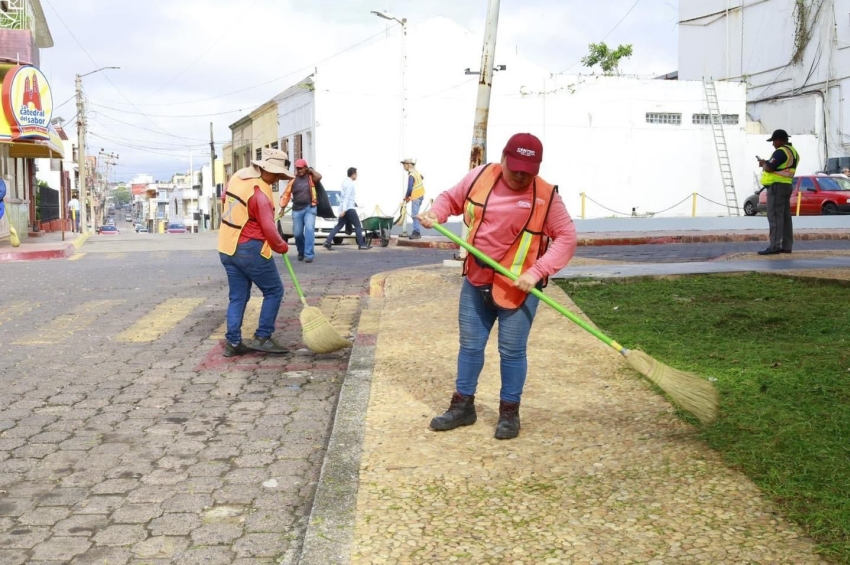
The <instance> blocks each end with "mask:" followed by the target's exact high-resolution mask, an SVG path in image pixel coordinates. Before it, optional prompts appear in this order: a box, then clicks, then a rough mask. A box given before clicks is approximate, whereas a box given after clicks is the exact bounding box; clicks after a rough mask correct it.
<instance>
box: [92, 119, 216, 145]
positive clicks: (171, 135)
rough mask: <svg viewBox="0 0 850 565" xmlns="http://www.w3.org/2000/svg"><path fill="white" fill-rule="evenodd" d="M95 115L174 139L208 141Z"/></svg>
mask: <svg viewBox="0 0 850 565" xmlns="http://www.w3.org/2000/svg"><path fill="white" fill-rule="evenodd" d="M97 115H98V116H101V117H103V118H106V119H108V120H112V121H113V122H118V123H119V124H124V125H125V126H130V127H133V128H138V129H141V130H145V131H149V132H152V133H156V134H159V135H165V136H167V137H173V138H175V139H185V140H186V141H196V142H198V143H201V142H204V143H209V142H208V141H206V140H202V139H195V138H192V137H183V136H181V135H174V134H171V133H163V132H160V131H157V130H153V129H150V128H145V127H142V126H137V125H136V124H131V123H130V122H125V121H122V120H119V119H116V118H113V117H112V116H110V115H109V114H104V113H103V112H98V113H97Z"/></svg>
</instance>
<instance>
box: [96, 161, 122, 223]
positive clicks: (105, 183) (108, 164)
mask: <svg viewBox="0 0 850 565" xmlns="http://www.w3.org/2000/svg"><path fill="white" fill-rule="evenodd" d="M98 157H102V159H103V160H102V161H101V162H102V163H103V171H104V176H103V177H102V179H101V186H103V190H102V191H101V196H102V202H103V204H104V206H102V207H101V213H102V214H105V213H106V212H105V210H104V208H105V207H106V206H105V204H106V200H107V191H108V190H109V173H110V169H111V167H112V166H114V165H115V161H116V160H117V159H118V155H116V154H115V153H105V152H104V151H103V149H101V150H100V153H99V154H98ZM104 219H105V218H103V217H101V224H103V222H104Z"/></svg>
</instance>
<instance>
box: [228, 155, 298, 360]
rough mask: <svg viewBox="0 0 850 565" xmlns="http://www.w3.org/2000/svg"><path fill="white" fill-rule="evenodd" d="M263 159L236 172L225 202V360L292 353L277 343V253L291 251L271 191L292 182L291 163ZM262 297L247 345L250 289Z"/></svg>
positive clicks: (279, 288)
mask: <svg viewBox="0 0 850 565" xmlns="http://www.w3.org/2000/svg"><path fill="white" fill-rule="evenodd" d="M262 157H263V158H262V159H261V160H259V161H251V163H252V165H251V166H250V167H246V168H244V169H240V170H238V171H236V173H235V174H234V175H233V178H231V179H230V182H229V183H228V184H227V188H226V189H225V192H224V194H222V195H221V199H222V201H223V203H224V205H223V207H222V212H221V228H220V231H219V232H218V251H219V257H220V259H221V264H222V265H224V270H225V271H226V272H227V282H228V284H229V285H230V303H229V304H228V306H227V333H226V334H225V338H226V339H227V344H226V345H225V346H224V356H225V357H233V356H234V355H244V354H245V353H248V352H249V351H250V350H252V349H253V350H255V351H262V352H264V353H287V352H288V350H287V349H286V348H285V347H284V346H282V345H281V344H279V343H278V342H277V341H275V340H274V339H273V338H272V333H273V332H274V329H275V320H276V319H277V313H278V311H279V310H280V303H281V302H282V301H283V283H282V282H281V280H280V273H278V271H277V266H276V265H275V262H274V258H273V257H272V251H274V252H275V253H286V252H287V251H288V250H289V247H288V246H287V245H286V242H284V241H283V239H282V238H281V237H280V234H279V233H278V232H277V228H276V227H275V224H274V198H273V196H272V189H271V185H273V184H274V183H276V182H278V181H281V180H287V179H291V178H292V175H291V174H290V173H289V157H288V155H287V154H286V153H284V152H283V151H279V150H277V149H263V154H262ZM252 284H255V285H257V288H259V289H260V290H261V291H262V292H263V306H262V308H261V309H260V323H259V326H258V327H257V331H256V332H255V333H254V338H253V339H252V340H251V341H249V342H248V343H247V344H245V343H244V342H243V341H242V318H243V317H244V315H245V306H247V304H248V300H249V299H250V298H251V285H252Z"/></svg>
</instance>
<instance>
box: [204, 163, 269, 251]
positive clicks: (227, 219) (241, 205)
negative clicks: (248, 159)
mask: <svg viewBox="0 0 850 565" xmlns="http://www.w3.org/2000/svg"><path fill="white" fill-rule="evenodd" d="M243 171H246V169H242V170H240V171H238V172H237V173H236V174H235V175H233V178H231V179H230V182H229V183H227V188H226V189H225V197H226V198H225V200H224V207H223V208H222V210H221V227H220V228H219V232H218V250H219V251H221V252H222V253H224V254H225V255H233V254H234V253H236V246H237V245H239V236H240V235H242V229H243V228H244V227H245V224H247V223H248V201H249V200H250V199H251V197H253V196H254V188H255V187H259V189H260V190H261V191H263V194H265V195H266V198H268V199H269V202H274V197H273V196H272V189H271V187H270V186H269V185H268V184H266V183H265V182H264V181H263V179H262V178H248V179H243V178H241V177H240V176H239V173H242V172H243ZM248 174H252V172H249V173H248ZM260 254H261V255H262V256H263V257H265V258H266V259H270V258H271V256H272V248H271V246H270V245H269V242H268V241H264V242H263V248H262V250H261V251H260Z"/></svg>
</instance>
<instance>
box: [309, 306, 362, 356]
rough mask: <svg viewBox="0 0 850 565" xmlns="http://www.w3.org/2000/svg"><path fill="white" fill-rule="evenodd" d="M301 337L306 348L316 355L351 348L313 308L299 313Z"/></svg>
mask: <svg viewBox="0 0 850 565" xmlns="http://www.w3.org/2000/svg"><path fill="white" fill-rule="evenodd" d="M301 336H302V338H303V339H304V343H305V344H306V345H307V347H309V348H310V349H311V350H312V351H314V352H316V353H331V352H334V351H339V350H340V349H345V348H346V347H351V342H350V341H348V340H347V339H343V338H342V337H341V336H340V335H339V334H338V333H337V331H336V330H335V329H334V328H333V326H331V323H330V322H329V321H328V320H327V318H325V315H324V314H322V311H321V310H319V309H318V308H316V307H315V306H306V307H304V309H303V310H302V311H301Z"/></svg>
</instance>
